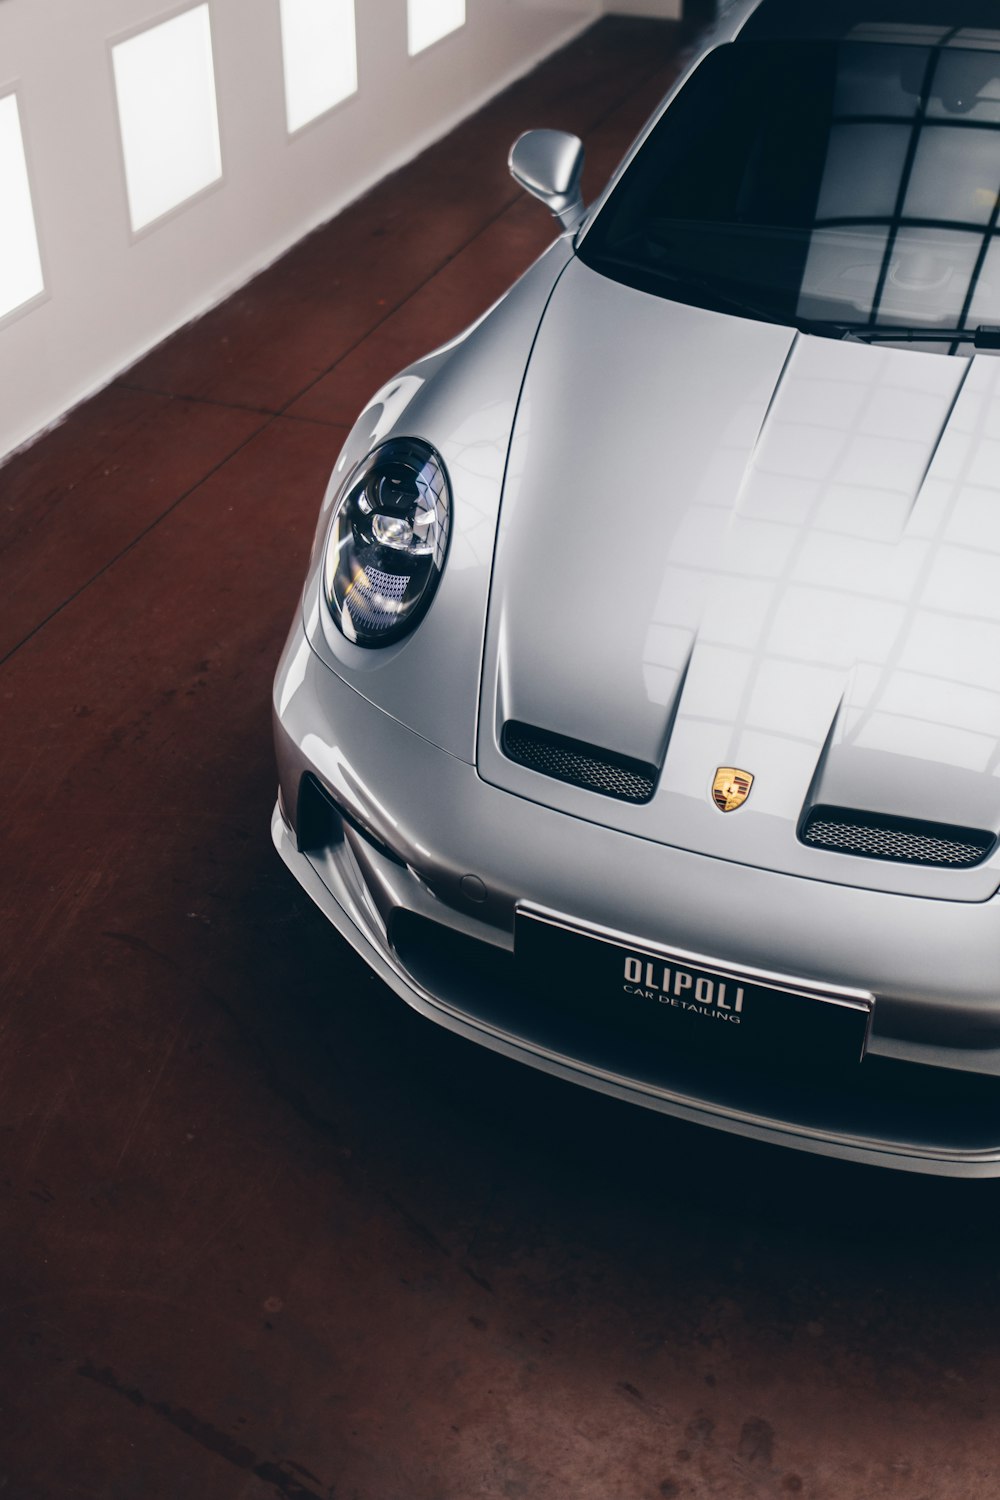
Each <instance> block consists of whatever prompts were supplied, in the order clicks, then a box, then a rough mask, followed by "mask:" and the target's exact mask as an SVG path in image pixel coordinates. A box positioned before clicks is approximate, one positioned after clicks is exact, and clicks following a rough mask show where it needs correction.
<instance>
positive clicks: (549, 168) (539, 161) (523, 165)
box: [507, 130, 583, 229]
mask: <svg viewBox="0 0 1000 1500" xmlns="http://www.w3.org/2000/svg"><path fill="white" fill-rule="evenodd" d="M507 165H508V166H509V167H510V175H511V176H512V177H513V179H514V181H515V182H518V183H520V185H521V187H523V188H526V189H527V190H528V192H529V193H533V194H534V195H535V197H536V198H540V199H541V200H542V202H543V203H544V204H545V206H546V208H548V209H550V210H551V212H552V213H553V214H555V216H556V218H557V219H558V220H559V223H560V224H561V225H562V227H563V229H575V228H576V226H577V225H578V224H579V222H580V220H581V219H582V218H583V194H582V193H581V191H580V177H581V175H582V173H583V142H582V141H581V140H580V139H579V137H578V136H575V135H570V134H568V132H567V131H565V130H527V131H525V133H524V135H521V136H518V138H517V140H516V141H515V142H514V144H513V146H511V148H510V155H509V156H508V158H507Z"/></svg>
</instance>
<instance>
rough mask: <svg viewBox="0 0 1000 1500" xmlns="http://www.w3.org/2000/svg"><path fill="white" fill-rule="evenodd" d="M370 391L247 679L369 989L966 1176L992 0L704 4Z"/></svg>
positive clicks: (995, 525) (800, 1134) (603, 1075)
mask: <svg viewBox="0 0 1000 1500" xmlns="http://www.w3.org/2000/svg"><path fill="white" fill-rule="evenodd" d="M581 158H582V148H581V146H580V143H579V142H578V141H577V140H576V139H575V138H574V137H571V136H567V135H564V134H562V133H560V132H556V131H534V132H529V133H528V134H527V135H525V136H522V137H521V138H520V140H519V141H518V142H517V143H516V144H515V146H514V148H513V150H512V152H511V170H512V171H513V173H514V175H515V177H516V178H517V179H518V180H519V181H520V182H522V183H523V184H524V186H525V187H527V188H528V189H529V190H530V191H532V192H534V193H535V194H536V195H537V196H538V197H540V198H542V199H543V200H544V201H545V202H547V203H548V205H549V206H550V208H551V209H552V210H553V212H554V213H555V215H556V217H557V219H558V220H559V223H560V226H561V232H560V234H559V237H558V238H557V239H556V240H555V242H554V244H553V245H552V246H551V248H550V249H549V250H548V251H547V252H546V253H545V254H544V255H543V256H542V257H541V259H540V260H539V261H538V262H537V263H536V264H535V265H534V266H533V267H532V269H531V270H530V271H528V273H527V274H526V275H525V276H524V277H522V279H521V280H520V281H519V282H518V283H517V284H516V285H515V286H514V287H513V288H512V290H511V291H510V292H509V293H508V294H507V295H506V296H505V297H504V298H503V299H502V300H501V301H500V302H499V303H498V304H497V305H496V306H495V307H494V308H492V309H491V311H490V312H488V313H487V314H486V315H485V316H484V317H483V318H481V319H480V321H479V322H478V323H477V324H476V325H475V326H474V327H473V328H472V329H470V330H469V331H468V332H467V333H466V334H464V335H463V336H462V337H461V338H459V339H456V340H455V341H454V342H453V343H451V344H448V345H447V346H445V347H444V348H442V349H439V350H438V351H437V352H436V353H434V354H431V355H429V356H428V357H427V358H426V359H424V360H421V361H420V362H419V363H417V364H415V365H412V366H411V367H410V368H409V369H407V370H405V371H404V372H403V373H402V374H401V375H399V376H397V377H396V379H394V380H392V381H391V382H390V383H389V384H388V385H386V386H385V387H384V388H383V389H382V390H381V391H379V392H378V394H377V395H376V396H374V397H373V399H372V401H371V404H370V405H369V406H368V407H367V409H366V410H365V411H364V412H363V413H362V414H361V416H360V417H359V419H358V421H357V423H356V425H355V427H354V428H353V430H352V432H351V434H350V436H349V437H348V439H347V442H346V445H345V447H344V450H343V452H342V454H341V455H340V458H339V461H338V462H337V465H336V468H335V469H334V472H333V475H332V477H331V480H330V484H329V488H328V490H327V493H326V497H325V499H324V501H323V506H322V511H321V513H320V518H319V525H318V530H317V534H316V543H315V547H314V550H313V557H312V562H311V565H310V567H309V571H308V576H307V579H306V584H305V590H304V594H303V597H302V603H301V608H300V610H299V612H298V613H297V615H296V618H295V622H294V624H293V626H292V631H291V635H290V637H289V640H288V644H287V646H286V648H285V652H284V655H283V657H282V660H281V664H280V667H279V670H278V675H277V680H276V683H275V693H274V703H275V723H276V737H277V756H278V766H279V773H280V795H279V798H278V803H277V807H276V809H275V813H274V820H273V832H274V839H275V842H276V844H277V847H278V849H279V851H280V853H281V855H282V857H283V858H284V859H285V861H286V862H287V864H288V865H289V867H290V868H291V870H292V871H293V873H294V874H295V875H296V877H297V878H298V880H299V881H300V882H301V883H302V885H303V886H304V887H305V889H306V890H307V891H308V893H309V894H310V896H311V897H312V898H313V900H315V901H316V903H317V904H318V905H319V907H320V908H321V909H322V910H323V912H325V913H326V915H327V916H328V917H329V919H330V921H331V922H332V923H333V924H334V926H335V927H336V928H337V929H338V930H339V931H340V932H341V933H342V934H343V935H344V937H346V939H347V940H348V941H349V942H350V943H351V944H352V945H353V946H354V947H355V948H356V949H357V950H358V952H359V953H361V954H362V955H363V956H364V958H365V959H366V960H367V961H368V963H369V964H370V965H371V966H372V968H373V969H374V970H375V971H376V972H377V973H378V974H379V975H381V976H382V978H383V979H384V980H385V982H386V983H387V984H388V985H389V986H391V988H392V989H393V990H395V991H396V993H397V994H398V995H400V996H402V998H403V999H404V1000H406V1001H407V1002H408V1003H409V1004H410V1005H412V1006H414V1007H415V1008H416V1009H417V1010H419V1011H422V1012H423V1013H424V1014H425V1015H426V1016H429V1017H430V1018H431V1019H433V1020H435V1021H438V1022H439V1023H440V1024H442V1025H444V1026H447V1027H450V1028H451V1029H452V1030H453V1031H456V1032H459V1033H460V1034H461V1035H463V1036H465V1037H468V1038H471V1039H472V1040H474V1041H477V1042H481V1043H483V1044H484V1045H485V1046H487V1047H492V1048H495V1049H496V1050H498V1051H500V1052H503V1053H506V1054H507V1055H508V1056H510V1057H514V1058H518V1059H520V1060H521V1061H522V1062H526V1063H530V1064H532V1065H533V1066H535V1067H540V1068H543V1069H546V1070H547V1071H549V1072H550V1073H553V1074H557V1075H559V1076H561V1077H563V1078H567V1079H572V1080H575V1081H576V1082H578V1083H583V1084H586V1085H587V1086H588V1087H591V1088H595V1089H601V1090H603V1091H605V1092H606V1093H608V1094H613V1095H617V1096H619V1097H620V1098H622V1099H627V1100H631V1101H633V1102H635V1103H638V1104H645V1105H647V1106H649V1107H651V1108H653V1109H658V1110H663V1111H666V1112H667V1113H670V1114H674V1115H679V1116H682V1117H684V1118H685V1119H688V1120H693V1121H700V1122H702V1123H704V1124H708V1125H715V1126H717V1127H720V1128H722V1129H725V1130H730V1131H738V1132H741V1133H743V1134H745V1135H750V1136H755V1137H758V1138H759V1139H761V1140H767V1141H774V1142H781V1143H783V1144H785V1145H791V1146H799V1147H803V1148H805V1149H807V1150H812V1151H818V1152H824V1153H827V1154H830V1155H835V1156H840V1157H847V1158H853V1159H855V1160H859V1161H867V1162H872V1163H879V1164H882V1165H885V1166H896V1167H905V1168H909V1169H911V1170H916V1171H924V1172H937V1173H950V1174H956V1175H965V1176H972V1175H983V1176H989V1175H1000V894H998V887H1000V837H998V835H1000V361H998V359H997V358H996V353H997V351H998V350H1000V233H998V223H1000V4H998V0H809V3H808V4H805V3H803V0H759V3H750V0H744V3H737V4H734V5H730V7H729V8H728V10H726V11H725V13H724V16H723V19H722V20H721V21H720V22H719V24H718V26H717V28H716V31H715V33H714V34H713V35H712V36H711V37H710V39H709V42H708V44H707V45H706V47H705V49H704V50H703V51H702V53H701V55H700V56H699V57H698V58H696V59H695V60H694V61H693V63H692V65H691V66H690V67H689V68H688V70H687V72H686V74H685V76H684V78H683V79H682V80H681V82H680V83H679V84H678V86H677V88H676V89H675V90H674V91H673V93H672V94H671V95H670V96H669V97H668V99H667V100H666V101H665V103H664V105H663V107H662V109H661V110H660V111H659V112H658V114H657V116H656V117H655V118H654V120H653V121H652V122H651V124H650V125H649V126H648V128H647V129H646V131H645V132H644V134H643V135H642V137H641V138H640V140H639V141H638V142H637V144H636V145H635V147H634V148H633V149H632V151H631V153H630V154H629V156H628V157H627V159H626V161H625V162H624V164H623V166H622V167H621V168H620V170H619V171H618V173H617V175H616V176H615V177H614V179H613V180H612V182H611V184H610V186H609V187H608V189H607V191H606V192H605V193H604V195H603V196H602V198H601V199H600V201H599V202H598V203H597V204H596V205H594V206H593V207H592V208H591V209H590V210H589V211H585V210H584V206H583V203H582V200H581V197H580V191H579V180H580V165H581Z"/></svg>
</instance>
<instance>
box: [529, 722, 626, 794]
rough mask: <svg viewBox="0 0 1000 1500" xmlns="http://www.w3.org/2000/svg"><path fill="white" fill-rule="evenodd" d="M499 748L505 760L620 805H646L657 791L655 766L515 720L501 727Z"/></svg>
mask: <svg viewBox="0 0 1000 1500" xmlns="http://www.w3.org/2000/svg"><path fill="white" fill-rule="evenodd" d="M501 746H502V748H503V753H504V755H506V757H507V759H508V760H513V761H516V762H517V764H518V765H519V766H527V767H528V768H529V770H532V771H538V772H539V773H540V774H541V775H542V776H551V777H553V779H554V780H556V781H567V782H569V784H570V785H571V786H581V787H583V788H584V790H585V791H588V792H600V793H601V794H602V795H603V796H605V797H617V798H618V800H619V802H648V801H649V800H650V798H651V797H652V795H653V792H654V791H655V789H656V767H655V766H648V765H646V763H645V761H641V760H630V759H629V758H628V756H625V755H616V754H615V753H614V751H612V750H600V749H598V747H597V746H596V745H585V744H583V743H582V742H581V741H580V740H570V739H567V738H566V736H565V735H562V734H551V733H550V732H549V731H548V730H547V729H536V728H535V727H534V726H533V725H531V724H519V723H518V722H517V721H516V720H515V719H509V720H508V721H507V723H506V724H505V725H504V727H503V735H502V737H501Z"/></svg>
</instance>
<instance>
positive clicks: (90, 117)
mask: <svg viewBox="0 0 1000 1500" xmlns="http://www.w3.org/2000/svg"><path fill="white" fill-rule="evenodd" d="M648 3H652V4H653V5H654V7H655V11H654V13H656V14H659V15H670V14H677V12H678V10H679V5H680V0H631V3H627V0H626V3H618V0H611V3H610V4H609V5H608V6H607V8H609V9H614V10H621V9H628V10H633V11H642V10H643V9H644V7H645V6H646V5H647V4H648ZM355 6H356V23H357V46H358V78H359V86H358V92H357V93H356V94H355V95H354V96H353V97H352V98H351V99H348V100H346V101H345V102H344V103H342V104H341V105H339V106H338V107H337V108H336V109H334V110H333V111H332V112H331V113H330V114H328V115H326V116H324V117H322V118H320V119H318V120H316V121H314V122H313V123H312V124H310V125H307V126H306V127H305V128H304V129H302V130H301V131H299V132H297V133H296V134H295V135H293V136H291V137H290V136H289V135H288V132H287V129H286V124H285V105H284V91H283V80H282V54H281V32H280V22H279V6H278V0H210V12H211V25H212V44H213V51H214V59H215V78H216V90H217V97H218V113H219V123H220V131H221V144H222V165H223V177H222V180H221V182H219V183H218V184H216V185H215V186H214V187H212V188H209V189H208V190H207V191H206V192H205V193H203V194H202V195H201V196H199V197H197V198H194V199H192V200H190V201H189V202H188V203H187V204H185V205H183V206H182V207H180V208H178V209H177V210H176V211H175V212H174V213H173V214H171V215H169V216H167V217H166V218H164V219H162V220H160V221H159V222H157V223H156V224H153V225H151V226H150V227H149V228H148V229H146V230H145V231H143V232H141V233H140V234H138V235H134V234H133V233H132V230H131V227H130V220H129V211H128V202H127V197H126V191H125V180H124V171H123V167H122V155H121V144H120V139H119V130H118V118H117V111H116V103H115V91H114V82H113V75H112V66H111V57H110V46H111V43H112V42H113V41H116V40H119V39H120V38H121V37H122V35H123V34H124V35H128V34H129V33H131V32H134V31H136V30H138V29H140V28H142V27H144V26H146V25H152V24H155V23H156V22H158V21H160V20H162V19H164V18H165V17H169V16H170V15H172V14H174V13H175V12H176V11H177V10H179V9H183V8H184V4H183V0H181V4H177V3H176V0H0V95H4V94H6V93H8V92H9V91H10V90H11V88H14V89H16V92H17V97H18V105H19V110H20V116H21V127H22V131H23V134H24V139H25V150H26V154H27V159H28V170H29V175H30V181H31V190H32V197H33V202H34V208H35V218H36V221H37V228H38V235H39V239H40V243H41V253H42V262H43V268H44V273H45V295H44V296H43V297H42V298H41V299H39V300H37V301H35V302H32V303H31V304H29V305H27V306H25V307H24V308H23V309H21V310H20V311H19V312H14V313H12V314H10V315H9V316H8V317H7V318H5V319H3V320H2V321H0V397H2V399H0V456H2V455H3V454H5V453H7V452H9V451H10V450H11V449H13V448H14V447H16V446H18V445H19V444H21V443H23V442H25V441H26V440H27V439H28V438H30V437H31V436H32V435H33V434H34V433H36V432H38V431H39V430H41V429H42V428H43V427H45V426H46V425H48V424H49V423H51V422H52V421H53V420H55V419H56V418H57V417H58V416H59V415H60V414H61V413H63V412H65V411H66V410H68V408H69V407H71V406H73V405H74V404H75V403H76V402H77V401H79V400H81V399H82V398H83V397H84V396H86V395H87V394H89V393H90V392H91V391H93V390H96V389H98V388H99V387H100V386H102V385H104V384H105V383H106V382H107V381H108V380H110V379H111V378H112V377H113V376H114V375H116V374H117V373H118V372H119V371H120V370H122V369H123V368H125V367H126V366H127V365H129V364H131V363H132V362H133V361H134V360H135V359H136V358H137V357H138V356H139V355H140V354H142V353H143V352H144V351H145V350H146V349H148V348H150V347H152V346H153V345H154V344H156V343H157V342H159V340H160V339H162V338H163V337H164V336H165V335H166V334H167V333H169V332H170V331H172V330H173V329H174V328H176V327H178V326H180V325H181V324H183V323H184V322H186V321H187V320H188V319H189V318H191V317H193V316H194V315H196V314H197V313H199V312H203V311H204V310H205V309H206V308H208V307H210V306H211V305H212V304H214V303H215V302H217V301H218V300H219V299H220V298H221V297H223V296H224V295H225V294H226V293H227V292H229V291H231V290H232V289H234V288H235V287H237V286H240V285H242V284H243V283H244V282H245V281H246V280H247V279H248V278H249V277H250V276H251V275H253V273H254V272H255V271H257V270H258V269H260V268H261V267H262V266H264V265H266V264H267V263H268V262H269V261H271V260H273V259H274V258H275V257H276V256H277V255H278V254H280V253H281V251H283V250H284V249H285V248H286V247H287V246H289V245H291V244H293V243H294V242H295V241H296V240H297V239H299V238H300V237H301V236H302V235H303V234H304V233H306V232H307V231H308V230H309V229H311V228H313V227H314V226H315V225H316V224H319V223H321V222H323V221H324V220H326V219H327V218H329V217H330V216H331V215H332V214H334V213H336V212H337V211H338V210H339V209H340V208H342V207H344V206H345V205H346V204H347V203H348V202H350V201H351V199H353V198H355V197H357V196H358V195H359V194H360V193H362V192H363V191H365V189H366V188H367V187H369V186H370V185H371V184H372V183H374V182H375V181H377V180H378V179H379V178H380V177H381V176H383V175H384V174H385V173H386V172H387V171H389V170H391V169H392V168H393V167H395V166H398V165H399V164H401V163H402V162H403V161H405V160H407V159H409V158H410V157H412V156H414V155H415V154H416V153H417V152H418V151H419V150H421V149H422V148H423V147H424V146H425V145H427V144H428V143H429V142H430V141H431V140H433V139H435V138H436V137H438V136H439V135H441V134H443V133H444V132H445V131H446V130H448V129H449V128H450V127H451V126H452V125H453V124H454V123H456V122H457V121H458V120H459V119H461V118H462V117H463V116H464V115H466V114H468V113H469V112H470V111H471V110H473V109H475V108H476V107H477V106H478V105H479V104H480V103H481V102H482V101H483V100H484V99H485V98H487V97H488V96H489V95H490V94H492V93H495V92H496V91H497V90H498V89H500V88H502V87H503V86H504V85H505V84H506V83H507V82H509V81H510V80H511V79H512V78H514V77H516V76H517V75H519V74H520V73H523V72H525V71H527V70H528V69H529V68H530V67H532V66H534V64H535V63H536V62H538V61H539V60H540V59H541V58H543V57H544V56H546V55H547V54H548V53H549V52H551V51H553V50H554V49H555V48H556V47H559V46H561V45H563V44H564V43H565V42H566V41H568V40H569V39H570V38H571V37H572V36H573V35H575V34H576V33H577V32H578V31H579V30H581V29H582V28H583V27H584V26H586V25H587V24H589V23H590V22H591V21H592V20H593V19H595V17H596V16H597V15H599V14H600V13H601V12H602V10H603V9H604V8H605V5H604V3H603V0H467V23H466V25H465V26H464V27H463V28H462V29H461V30H460V31H456V32H454V33H452V35H451V36H449V37H446V38H444V39H443V40H442V41H440V42H438V43H436V44H435V46H433V47H431V48H429V49H428V50H427V51H426V52H424V53H421V54H419V55H418V56H416V57H413V58H410V57H409V56H408V55H407V29H406V0H355ZM2 224H3V205H2V204H0V234H2V232H3V230H2Z"/></svg>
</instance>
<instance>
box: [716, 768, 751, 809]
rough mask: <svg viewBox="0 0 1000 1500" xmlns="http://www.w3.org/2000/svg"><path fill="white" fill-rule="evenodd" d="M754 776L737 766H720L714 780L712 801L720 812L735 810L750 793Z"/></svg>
mask: <svg viewBox="0 0 1000 1500" xmlns="http://www.w3.org/2000/svg"><path fill="white" fill-rule="evenodd" d="M752 786H753V777H752V775H751V774H750V772H749V771H738V770H737V769H736V767H735V766H720V767H719V769H718V770H717V771H716V773H715V780H714V781H713V782H712V801H713V802H714V803H715V805H716V807H717V808H718V809H719V811H720V812H735V811H736V809H737V808H738V807H742V806H743V804H744V802H745V801H746V800H747V798H748V797H749V795H750V788H751V787H752Z"/></svg>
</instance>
